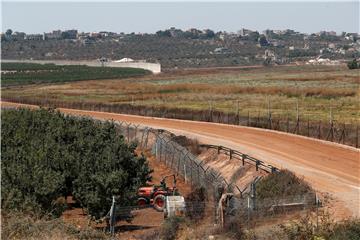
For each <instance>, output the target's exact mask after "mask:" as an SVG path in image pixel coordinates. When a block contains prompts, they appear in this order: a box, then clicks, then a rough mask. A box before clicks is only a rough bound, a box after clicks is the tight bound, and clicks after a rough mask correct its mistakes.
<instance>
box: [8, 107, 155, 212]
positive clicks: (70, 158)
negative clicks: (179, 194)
mask: <svg viewBox="0 0 360 240" xmlns="http://www.w3.org/2000/svg"><path fill="white" fill-rule="evenodd" d="M1 120H2V121H1V128H2V136H1V137H2V141H1V152H2V168H1V175H2V178H1V185H2V188H1V193H2V195H1V201H2V208H4V209H12V210H21V211H28V212H31V213H33V212H40V213H41V214H50V215H55V216H58V215H60V214H61V213H62V211H63V210H64V209H65V208H66V201H65V198H66V197H67V196H69V195H72V196H73V198H75V200H76V201H77V202H78V203H80V205H81V206H82V207H83V208H84V209H85V210H86V211H87V213H88V214H90V215H91V216H94V217H96V218H100V217H102V216H104V215H105V214H106V213H107V211H108V210H109V209H110V206H111V198H112V196H113V195H115V196H117V198H118V199H117V202H118V203H120V204H123V205H128V204H130V202H131V201H132V197H133V196H134V194H135V191H136V189H137V188H138V187H139V186H140V185H143V184H145V182H146V181H147V180H149V179H150V173H151V170H150V168H149V166H148V165H147V162H146V159H145V158H144V157H138V156H136V155H135V153H134V150H135V148H136V144H130V145H128V144H126V143H125V141H124V137H123V136H122V135H121V134H120V133H119V132H118V130H117V128H116V126H115V125H114V123H112V122H105V123H100V122H94V121H93V120H91V119H86V118H82V119H78V118H75V117H70V116H64V115H63V114H61V113H59V112H55V111H52V110H44V109H41V110H37V111H31V110H25V109H21V110H4V111H3V112H2V117H1Z"/></svg>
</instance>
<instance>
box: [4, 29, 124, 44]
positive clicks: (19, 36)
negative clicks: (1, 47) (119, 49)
mask: <svg viewBox="0 0 360 240" xmlns="http://www.w3.org/2000/svg"><path fill="white" fill-rule="evenodd" d="M123 35H124V34H123V33H121V34H118V33H114V32H106V31H102V32H87V33H84V32H78V30H76V29H71V30H65V31H62V30H54V31H52V32H47V33H46V32H44V33H42V34H26V33H24V32H12V31H11V30H7V31H6V32H5V33H1V41H26V40H36V41H42V40H63V39H72V40H82V41H84V43H86V42H88V43H90V42H91V41H95V40H96V39H99V38H106V37H120V36H123Z"/></svg>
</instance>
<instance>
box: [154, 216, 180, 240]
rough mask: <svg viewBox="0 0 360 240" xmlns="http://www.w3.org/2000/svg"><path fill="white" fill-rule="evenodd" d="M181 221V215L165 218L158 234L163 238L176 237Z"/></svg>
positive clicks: (166, 239) (170, 238) (169, 239)
mask: <svg viewBox="0 0 360 240" xmlns="http://www.w3.org/2000/svg"><path fill="white" fill-rule="evenodd" d="M182 222H183V219H182V218H181V217H170V218H167V219H166V220H165V221H164V223H163V224H162V225H161V231H160V236H161V239H163V240H173V239H175V238H176V234H177V231H178V230H179V228H180V224H181V223H182Z"/></svg>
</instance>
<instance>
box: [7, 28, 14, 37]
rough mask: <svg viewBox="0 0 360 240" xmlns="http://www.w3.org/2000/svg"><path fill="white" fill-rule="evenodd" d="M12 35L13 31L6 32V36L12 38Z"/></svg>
mask: <svg viewBox="0 0 360 240" xmlns="http://www.w3.org/2000/svg"><path fill="white" fill-rule="evenodd" d="M12 33H13V31H12V30H11V29H8V30H6V32H5V35H6V36H11V34H12Z"/></svg>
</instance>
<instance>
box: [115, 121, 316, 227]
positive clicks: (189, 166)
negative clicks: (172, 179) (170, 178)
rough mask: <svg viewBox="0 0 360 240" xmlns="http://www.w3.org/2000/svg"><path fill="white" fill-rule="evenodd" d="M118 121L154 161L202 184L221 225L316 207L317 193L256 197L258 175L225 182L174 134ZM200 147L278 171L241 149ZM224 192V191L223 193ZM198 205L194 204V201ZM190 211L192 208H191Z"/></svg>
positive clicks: (189, 181) (130, 138)
mask: <svg viewBox="0 0 360 240" xmlns="http://www.w3.org/2000/svg"><path fill="white" fill-rule="evenodd" d="M115 123H116V124H118V126H119V128H120V129H121V131H122V133H123V135H124V136H125V137H126V139H127V141H128V142H130V141H137V142H138V146H139V147H140V148H142V149H151V150H152V153H153V154H154V155H155V157H156V160H157V161H159V162H161V163H164V164H165V165H166V166H167V167H168V168H170V169H171V170H172V171H173V172H174V173H176V174H177V175H178V176H181V177H182V178H183V179H184V180H185V182H187V183H189V184H191V185H192V186H194V187H205V188H206V189H207V191H208V195H209V197H210V198H211V201H209V202H208V203H207V204H209V203H210V206H209V208H207V211H209V209H212V211H213V219H214V221H215V222H216V223H218V224H220V225H221V226H222V227H224V226H225V225H226V224H228V223H229V222H231V221H233V220H234V219H237V220H239V219H240V220H241V221H242V222H244V223H247V224H248V227H250V225H251V224H254V222H253V221H254V219H256V221H259V219H262V220H263V221H267V219H271V218H273V217H276V216H278V215H279V214H283V215H284V214H291V213H293V212H294V211H297V212H304V211H305V212H306V211H309V210H311V209H314V208H317V207H319V201H318V199H317V196H316V195H315V194H312V193H308V194H305V195H296V196H279V197H278V198H271V199H258V198H257V197H256V183H257V181H259V180H260V179H261V177H256V178H255V179H254V180H253V181H252V182H251V183H250V184H249V185H248V186H246V187H245V188H244V189H240V188H239V187H238V186H237V185H236V184H234V183H229V182H227V181H226V179H225V178H224V177H222V176H221V174H220V173H219V172H217V171H216V170H215V169H213V168H211V167H209V166H206V164H204V162H203V161H201V160H199V159H198V158H197V157H196V156H194V155H193V154H192V153H191V152H190V151H189V150H188V149H186V148H185V147H183V146H181V145H180V144H178V143H177V142H175V141H174V140H173V138H174V137H175V135H174V134H172V133H171V132H169V131H166V130H162V129H153V128H149V127H144V126H140V125H134V124H131V123H125V122H115ZM200 147H204V148H214V149H217V151H218V154H220V153H224V154H226V155H228V156H229V157H230V158H235V159H239V160H240V161H242V164H243V165H244V164H251V165H254V166H255V168H256V171H259V170H263V171H265V172H268V173H274V172H277V171H279V169H278V168H276V167H274V166H271V165H268V164H266V163H264V162H263V161H261V160H259V159H256V158H254V157H251V156H249V155H246V154H244V153H242V152H239V151H236V150H233V149H230V148H227V147H223V146H215V145H207V144H202V145H200ZM224 193H225V194H224ZM194 204H198V203H194ZM191 211H194V208H191Z"/></svg>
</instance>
